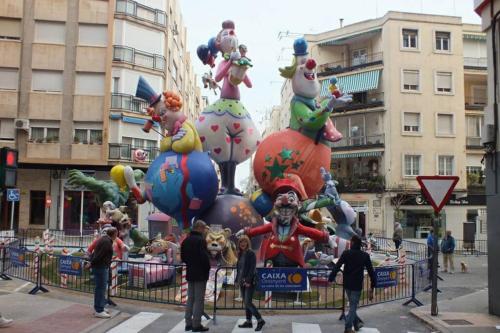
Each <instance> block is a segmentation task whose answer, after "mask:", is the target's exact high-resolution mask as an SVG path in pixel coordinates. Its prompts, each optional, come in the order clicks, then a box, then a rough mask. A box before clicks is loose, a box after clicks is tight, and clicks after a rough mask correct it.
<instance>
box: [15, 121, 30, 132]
mask: <svg viewBox="0 0 500 333" xmlns="http://www.w3.org/2000/svg"><path fill="white" fill-rule="evenodd" d="M14 127H15V128H16V129H21V130H25V131H27V130H29V128H30V121H29V120H28V119H14Z"/></svg>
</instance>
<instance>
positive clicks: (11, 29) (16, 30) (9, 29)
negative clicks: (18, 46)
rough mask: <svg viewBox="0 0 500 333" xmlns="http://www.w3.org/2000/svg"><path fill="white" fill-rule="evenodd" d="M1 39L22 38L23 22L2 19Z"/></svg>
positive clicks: (0, 19)
mask: <svg viewBox="0 0 500 333" xmlns="http://www.w3.org/2000/svg"><path fill="white" fill-rule="evenodd" d="M0 37H10V38H13V39H20V38H21V21H20V20H13V19H7V18H0Z"/></svg>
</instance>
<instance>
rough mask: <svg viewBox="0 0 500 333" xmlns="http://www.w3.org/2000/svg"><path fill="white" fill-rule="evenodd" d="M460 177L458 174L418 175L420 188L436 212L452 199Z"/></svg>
mask: <svg viewBox="0 0 500 333" xmlns="http://www.w3.org/2000/svg"><path fill="white" fill-rule="evenodd" d="M458 179H459V178H458V177H457V176H417V181H418V183H419V184H420V188H421V189H422V191H423V192H424V195H425V197H426V198H427V200H429V202H430V203H431V205H432V207H434V211H435V212H436V214H437V213H439V212H440V211H441V209H442V208H443V206H444V205H445V204H446V203H447V202H448V200H450V196H451V193H452V192H453V189H454V188H455V185H457V183H458Z"/></svg>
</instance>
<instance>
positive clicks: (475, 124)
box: [465, 116, 483, 138]
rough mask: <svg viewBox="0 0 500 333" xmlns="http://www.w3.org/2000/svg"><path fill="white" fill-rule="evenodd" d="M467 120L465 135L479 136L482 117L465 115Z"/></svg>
mask: <svg viewBox="0 0 500 333" xmlns="http://www.w3.org/2000/svg"><path fill="white" fill-rule="evenodd" d="M465 118H466V120H467V124H466V126H467V137H471V138H480V137H481V127H482V125H483V117H480V116H479V117H478V116H466V117H465Z"/></svg>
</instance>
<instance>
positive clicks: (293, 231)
mask: <svg viewBox="0 0 500 333" xmlns="http://www.w3.org/2000/svg"><path fill="white" fill-rule="evenodd" d="M267 233H272V234H271V237H269V241H268V243H267V248H266V249H265V259H266V260H267V259H271V258H274V257H275V256H276V255H278V254H279V253H283V254H284V255H285V256H286V257H287V258H288V259H290V260H292V261H293V262H296V263H297V264H298V265H300V266H301V267H304V254H303V253H302V247H301V246H300V241H299V235H303V236H306V237H309V238H311V239H314V240H315V241H318V242H328V236H329V235H328V232H326V231H320V230H318V229H314V228H310V227H306V226H304V225H302V224H301V223H300V222H299V220H298V218H296V217H294V218H293V219H292V222H291V223H290V231H289V232H288V237H287V238H286V239H285V241H283V242H281V241H280V240H279V235H278V220H277V218H273V219H272V221H271V223H267V224H264V225H261V226H258V227H255V228H245V234H247V235H248V236H249V237H254V236H258V235H263V234H267Z"/></svg>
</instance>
